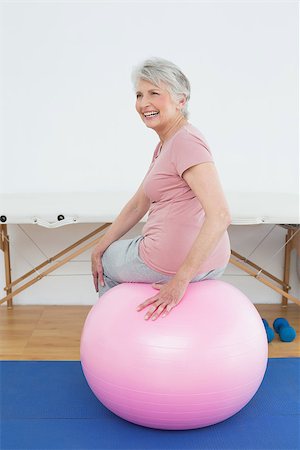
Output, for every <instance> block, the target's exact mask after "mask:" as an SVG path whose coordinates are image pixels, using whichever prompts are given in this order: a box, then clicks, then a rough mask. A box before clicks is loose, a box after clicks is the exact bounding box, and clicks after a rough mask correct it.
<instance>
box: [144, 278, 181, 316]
mask: <svg viewBox="0 0 300 450" xmlns="http://www.w3.org/2000/svg"><path fill="white" fill-rule="evenodd" d="M188 284H189V283H187V282H183V281H178V280H176V279H175V278H172V280H170V281H168V282H167V283H165V284H157V283H153V284H152V287H154V288H155V289H159V293H158V294H156V295H154V296H153V297H150V298H148V299H147V300H145V301H144V302H143V303H141V304H140V305H139V306H138V307H137V311H141V310H142V309H144V308H146V307H147V306H149V305H152V306H151V308H150V309H149V310H148V312H147V314H146V315H145V320H148V319H150V317H151V319H152V320H156V319H157V318H158V317H159V316H160V315H161V316H162V317H165V316H166V315H167V314H169V312H170V311H171V310H172V309H173V308H174V307H175V306H177V305H178V303H179V302H180V301H181V299H182V297H183V296H184V294H185V291H186V289H187V287H188Z"/></svg>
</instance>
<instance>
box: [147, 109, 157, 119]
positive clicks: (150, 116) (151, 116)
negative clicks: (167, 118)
mask: <svg viewBox="0 0 300 450" xmlns="http://www.w3.org/2000/svg"><path fill="white" fill-rule="evenodd" d="M158 115H159V112H158V111H150V112H147V113H144V117H145V119H146V120H153V119H155V117H157V116H158Z"/></svg>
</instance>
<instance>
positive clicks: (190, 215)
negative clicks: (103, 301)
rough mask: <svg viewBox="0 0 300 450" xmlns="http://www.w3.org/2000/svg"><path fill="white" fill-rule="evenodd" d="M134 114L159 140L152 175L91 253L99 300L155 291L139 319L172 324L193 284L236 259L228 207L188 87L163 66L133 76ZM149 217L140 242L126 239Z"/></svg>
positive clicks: (151, 63)
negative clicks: (127, 287)
mask: <svg viewBox="0 0 300 450" xmlns="http://www.w3.org/2000/svg"><path fill="white" fill-rule="evenodd" d="M132 80H133V83H134V88H135V92H136V110H137V112H138V114H139V116H140V118H141V120H142V121H143V122H144V123H145V125H146V126H147V127H148V128H151V129H153V130H154V131H155V132H156V133H157V134H158V137H159V143H158V144H157V146H156V148H155V150H154V153H153V157H152V161H151V164H150V167H149V169H148V171H147V173H146V175H145V177H144V179H143V181H142V183H141V185H140V186H139V188H138V190H137V192H136V193H135V195H134V196H133V197H132V198H131V199H130V200H129V202H128V203H127V204H126V205H125V206H124V208H123V209H122V211H121V212H120V214H119V215H118V216H117V218H116V219H115V221H114V222H113V223H112V225H111V226H110V227H109V228H108V231H107V232H106V234H105V235H104V237H102V239H101V241H100V242H99V244H98V245H97V246H96V247H95V248H94V250H93V253H92V272H93V277H94V285H95V289H96V291H97V292H98V293H99V296H101V295H103V294H104V292H106V291H107V290H108V289H110V288H112V287H113V286H116V285H117V284H119V283H122V282H144V283H153V284H152V286H153V287H154V288H156V289H157V290H158V293H157V294H156V295H154V296H153V297H151V298H148V299H145V301H144V302H143V303H141V304H140V305H139V307H138V308H137V310H138V311H141V310H143V309H144V308H147V307H150V308H148V310H147V313H146V315H145V319H146V320H147V319H149V318H151V319H152V320H155V319H157V318H158V317H159V316H162V317H164V316H166V315H167V314H168V313H169V312H170V311H171V310H172V308H174V307H175V306H176V305H178V303H179V302H180V301H181V300H182V298H183V296H184V293H185V291H186V289H187V287H188V284H189V283H190V282H196V281H201V280H206V279H214V278H218V277H219V276H221V275H222V273H223V272H224V270H225V268H226V266H227V264H228V261H229V258H230V242H229V237H228V233H227V228H228V226H229V224H230V221H231V219H230V213H229V209H228V205H227V202H226V199H225V196H224V193H223V190H222V187H221V184H220V181H219V177H218V174H217V171H216V167H215V164H214V161H213V156H212V154H211V151H210V149H209V146H208V144H207V142H206V141H205V139H204V137H203V136H202V134H201V133H200V132H199V131H198V129H197V128H195V127H194V126H193V125H192V124H191V123H189V122H188V112H187V105H188V101H189V98H190V83H189V81H188V79H187V78H186V76H185V75H184V74H183V73H182V71H181V70H180V69H179V68H178V67H177V66H176V65H175V64H173V63H171V62H169V61H167V60H165V59H162V58H151V59H148V60H146V61H144V62H143V63H142V64H140V65H139V66H138V67H136V68H135V69H134V71H133V73H132ZM148 211H149V214H148V217H147V222H146V224H145V225H144V227H143V229H142V234H141V235H140V236H137V237H135V238H134V239H123V240H122V239H120V238H121V237H122V236H123V235H124V234H125V233H127V232H128V231H129V230H130V229H131V228H132V227H133V226H134V225H136V224H137V223H138V222H139V221H140V220H141V219H142V218H143V217H144V215H145V214H146V213H147V212H148Z"/></svg>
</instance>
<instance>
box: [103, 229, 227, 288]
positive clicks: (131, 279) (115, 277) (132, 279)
mask: <svg viewBox="0 0 300 450" xmlns="http://www.w3.org/2000/svg"><path fill="white" fill-rule="evenodd" d="M141 239H143V236H137V237H135V238H133V239H120V240H118V241H115V242H113V243H112V244H111V245H110V246H109V247H107V249H106V250H105V252H104V253H103V255H102V266H103V278H104V286H101V285H100V283H99V286H98V287H99V292H98V294H99V297H101V295H103V294H104V293H105V292H106V291H108V290H109V289H111V288H112V287H114V286H117V284H120V283H166V282H168V281H169V280H170V279H171V278H173V277H174V275H165V274H163V273H161V272H157V271H156V270H153V269H151V267H149V266H147V265H146V264H145V263H144V261H143V260H142V259H141V258H140V257H139V251H138V250H139V242H140V241H141ZM225 268H226V267H222V268H219V269H215V270H211V271H209V272H206V273H202V274H200V275H197V276H196V277H195V278H193V279H192V280H191V282H192V283H193V282H195V281H201V280H211V279H214V278H219V277H220V276H221V275H222V274H223V273H224V271H225Z"/></svg>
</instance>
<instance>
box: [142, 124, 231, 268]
mask: <svg viewBox="0 0 300 450" xmlns="http://www.w3.org/2000/svg"><path fill="white" fill-rule="evenodd" d="M159 147H160V145H159V144H158V145H157V147H156V149H155V151H154V154H153V158H152V161H151V164H150V167H149V169H148V172H147V174H146V176H145V178H144V180H143V188H144V191H145V193H146V195H147V197H149V198H150V200H151V205H150V209H149V213H148V219H147V222H146V224H145V225H144V227H143V229H142V235H143V239H142V240H141V241H140V245H139V255H140V257H141V259H142V260H143V261H144V262H145V263H146V264H147V265H148V266H149V267H151V268H152V269H154V270H156V271H158V272H161V273H164V274H175V273H176V272H177V271H178V269H179V268H180V266H181V265H182V263H183V262H184V260H185V258H186V256H187V254H188V253H189V251H190V249H191V247H192V245H193V243H194V241H195V239H196V237H197V235H198V234H199V231H200V229H201V226H202V224H203V222H204V219H205V213H204V209H203V207H202V205H201V203H200V201H199V199H198V198H197V197H196V196H195V194H194V192H193V191H192V190H191V188H190V187H189V185H188V184H187V183H186V182H185V180H184V179H183V178H182V174H183V172H184V171H185V170H186V169H188V168H189V167H191V166H194V165H196V164H200V163H204V162H211V161H213V157H212V155H211V152H210V150H209V147H208V145H207V143H206V141H205V139H204V137H203V136H202V134H201V133H200V132H199V131H198V130H197V129H196V128H195V127H194V126H193V125H191V124H190V123H187V124H186V125H185V126H183V127H182V128H180V129H179V130H178V131H177V132H176V133H175V134H174V135H173V136H172V137H171V138H170V139H168V140H167V141H165V143H164V145H163V149H162V151H161V152H160V153H159ZM229 258H230V242H229V237H228V233H227V231H226V232H225V233H224V234H223V236H222V237H221V239H220V241H219V243H218V244H217V246H216V248H215V249H214V250H213V252H212V253H211V255H210V256H209V257H208V258H207V260H206V261H205V262H204V263H203V264H202V265H201V267H200V268H199V272H198V273H199V274H201V273H204V272H208V271H210V270H213V269H218V268H221V267H224V266H226V264H227V263H228V261H229Z"/></svg>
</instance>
